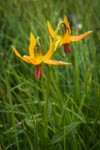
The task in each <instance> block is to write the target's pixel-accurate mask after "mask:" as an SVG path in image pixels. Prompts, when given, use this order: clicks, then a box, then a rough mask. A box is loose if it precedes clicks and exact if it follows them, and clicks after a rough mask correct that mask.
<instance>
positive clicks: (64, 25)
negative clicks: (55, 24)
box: [61, 23, 69, 36]
mask: <svg viewBox="0 0 100 150" xmlns="http://www.w3.org/2000/svg"><path fill="white" fill-rule="evenodd" d="M61 29H62V36H64V35H65V34H66V32H67V30H68V31H69V29H68V27H67V26H66V24H65V23H62V26H61Z"/></svg>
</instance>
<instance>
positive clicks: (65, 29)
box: [47, 16, 93, 53]
mask: <svg viewBox="0 0 100 150" xmlns="http://www.w3.org/2000/svg"><path fill="white" fill-rule="evenodd" d="M47 26H48V29H49V32H50V35H51V36H52V37H53V38H55V35H56V33H55V31H54V30H53V28H52V27H51V24H50V22H49V21H47ZM92 32H93V31H88V32H85V33H83V34H81V35H76V36H73V35H71V28H70V25H69V22H68V19H67V17H66V16H64V21H63V22H62V35H57V36H56V40H57V42H56V45H58V47H60V46H61V45H64V51H65V53H70V52H71V48H70V42H76V41H79V40H81V39H83V38H85V37H86V36H87V35H89V34H91V33H92ZM55 50H56V49H55Z"/></svg>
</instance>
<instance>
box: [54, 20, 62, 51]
mask: <svg viewBox="0 0 100 150" xmlns="http://www.w3.org/2000/svg"><path fill="white" fill-rule="evenodd" d="M63 23H64V22H63V21H61V22H59V23H58V26H57V28H56V30H55V36H54V44H53V52H54V51H55V43H56V39H57V35H58V31H59V29H60V27H61V25H62V24H63Z"/></svg>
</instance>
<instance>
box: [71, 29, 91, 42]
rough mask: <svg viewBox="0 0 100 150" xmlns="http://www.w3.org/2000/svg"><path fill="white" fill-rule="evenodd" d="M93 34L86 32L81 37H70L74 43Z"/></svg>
mask: <svg viewBox="0 0 100 150" xmlns="http://www.w3.org/2000/svg"><path fill="white" fill-rule="evenodd" d="M92 32H93V31H88V32H85V33H83V34H81V35H78V36H70V40H71V41H72V42H76V41H79V40H81V39H83V38H85V37H86V36H87V35H89V34H91V33H92Z"/></svg>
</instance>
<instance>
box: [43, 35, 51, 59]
mask: <svg viewBox="0 0 100 150" xmlns="http://www.w3.org/2000/svg"><path fill="white" fill-rule="evenodd" d="M52 48H53V47H52V39H51V37H50V47H49V50H48V52H47V53H46V54H45V55H44V56H43V59H49V58H50V57H51V56H52Z"/></svg>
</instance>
